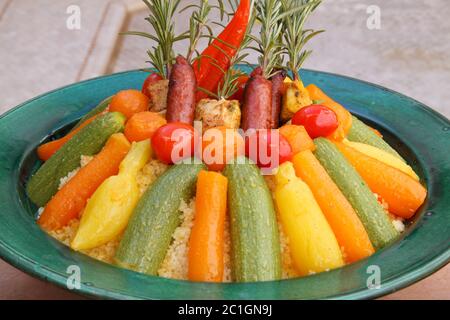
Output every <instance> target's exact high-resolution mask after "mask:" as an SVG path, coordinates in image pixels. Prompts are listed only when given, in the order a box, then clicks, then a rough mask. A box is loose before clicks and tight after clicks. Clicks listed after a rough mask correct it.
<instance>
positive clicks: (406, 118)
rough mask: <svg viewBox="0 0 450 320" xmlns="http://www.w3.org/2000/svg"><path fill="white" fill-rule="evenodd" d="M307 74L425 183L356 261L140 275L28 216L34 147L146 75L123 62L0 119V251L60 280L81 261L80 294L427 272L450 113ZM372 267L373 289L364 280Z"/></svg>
mask: <svg viewBox="0 0 450 320" xmlns="http://www.w3.org/2000/svg"><path fill="white" fill-rule="evenodd" d="M302 75H303V78H304V80H305V83H311V82H313V83H315V84H317V85H318V86H319V87H322V88H323V89H324V90H325V91H326V92H329V93H330V95H331V96H333V97H334V98H335V99H336V100H338V101H339V102H341V103H342V104H344V105H345V106H346V107H348V108H349V109H350V110H351V111H352V112H353V113H355V114H357V115H359V116H360V117H361V118H363V119H365V120H366V121H368V122H370V123H371V124H372V125H374V126H375V127H376V128H378V129H379V130H380V131H382V132H383V134H384V135H385V137H386V138H387V140H388V141H389V142H390V143H391V144H392V145H393V146H394V147H395V148H396V149H397V150H399V151H400V153H401V154H402V155H403V156H404V157H405V158H406V159H408V161H409V162H410V163H412V165H413V166H414V168H415V169H416V170H417V172H418V173H419V175H420V176H421V178H422V179H423V181H425V183H426V184H427V186H428V190H429V196H428V199H427V201H426V203H425V205H424V206H423V208H422V209H421V210H420V212H419V213H418V214H417V216H416V218H415V220H414V221H411V222H410V225H409V226H408V229H407V231H406V232H405V233H404V234H403V235H402V237H401V238H400V239H399V240H398V241H397V242H396V243H394V244H392V245H391V246H389V247H387V248H385V249H383V250H381V251H379V252H377V253H376V254H375V255H373V256H372V257H370V258H369V259H366V260H364V261H361V262H358V263H355V264H352V265H349V266H346V267H344V268H341V269H338V270H334V271H331V272H327V273H321V274H317V275H313V276H309V277H305V278H299V279H293V280H283V281H274V282H264V283H252V284H207V283H192V282H188V281H176V280H169V279H163V278H159V277H151V276H145V275H142V274H138V273H135V272H132V271H128V270H124V269H120V268H117V267H114V266H111V265H108V264H105V263H102V262H98V261H95V260H93V259H91V258H89V257H87V256H84V255H82V254H78V253H76V252H74V251H71V250H70V249H69V248H67V247H65V246H63V245H62V244H60V243H58V242H57V241H56V240H53V239H52V238H50V237H49V236H47V235H46V234H45V233H44V232H42V231H41V230H40V229H39V227H38V226H37V225H36V224H35V223H34V216H35V213H36V208H35V207H34V206H33V205H32V204H31V203H30V201H29V200H28V198H27V196H26V195H25V192H24V185H25V183H26V181H27V179H28V177H29V176H30V173H31V172H33V170H35V169H36V167H37V165H38V161H37V158H36V155H35V148H36V146H37V145H38V144H39V143H40V142H42V141H43V140H44V139H46V138H47V137H48V136H49V134H50V135H51V134H56V135H59V134H62V133H64V132H65V129H67V128H69V125H71V124H73V122H74V121H75V120H76V119H77V118H79V117H81V116H82V115H83V114H84V113H86V112H87V111H88V110H89V109H90V108H92V107H93V106H95V105H96V104H97V103H98V102H100V101H101V100H102V99H104V98H105V97H108V96H110V95H112V94H114V93H115V92H117V91H118V90H121V89H126V88H139V87H140V85H141V83H142V82H143V80H144V78H145V76H146V74H145V73H143V72H140V71H130V72H125V73H119V74H114V75H110V76H106V77H101V78H97V79H93V80H89V81H85V82H81V83H77V84H74V85H71V86H68V87H65V88H62V89H59V90H56V91H53V92H50V93H47V94H45V95H43V96H40V97H38V98H35V99H33V100H31V101H28V102H26V103H24V104H22V105H20V106H19V107H17V108H15V109H14V110H12V111H10V112H8V113H7V114H4V115H3V116H2V117H1V119H0V256H1V257H2V258H3V259H5V260H6V261H8V262H9V263H11V264H12V265H14V266H16V267H17V268H19V269H21V270H23V271H25V272H27V273H30V274H32V275H34V276H37V277H39V278H42V279H44V280H48V281H50V282H53V283H55V284H57V285H60V286H63V287H65V286H66V282H67V279H68V276H69V274H68V273H67V270H68V268H69V267H70V266H72V265H76V266H79V267H80V270H81V282H82V284H81V288H80V289H79V290H78V292H79V293H81V294H85V295H89V296H95V297H103V298H120V299H126V298H136V299H139V298H143V299H239V300H241V299H314V298H321V299H324V298H345V299H361V298H373V297H377V296H381V295H384V294H387V293H390V292H393V291H395V290H398V289H400V288H403V287H405V286H407V285H410V284H412V283H413V282H416V281H418V280H420V279H422V278H424V277H426V276H428V275H430V274H431V273H432V272H434V271H436V270H437V269H439V268H440V267H442V266H444V265H445V264H446V263H448V261H449V257H450V250H449V244H450V230H449V226H450V155H449V154H450V131H449V130H450V122H449V120H448V119H446V118H445V117H443V116H442V115H440V114H438V113H436V112H434V111H432V110H431V109H429V108H428V107H426V106H424V105H422V104H421V103H419V102H417V101H414V100H412V99H410V98H407V97H405V96H402V95H400V94H398V93H395V92H392V91H390V90H387V89H384V88H381V87H378V86H375V85H372V84H369V83H365V82H362V81H358V80H355V79H350V78H346V77H342V76H337V75H332V74H327V73H321V72H315V71H308V70H305V71H304V72H303V73H302ZM373 266H376V267H378V268H379V270H380V272H381V288H380V289H368V287H367V283H368V280H369V283H370V278H369V276H370V274H371V272H373V270H374V269H373Z"/></svg>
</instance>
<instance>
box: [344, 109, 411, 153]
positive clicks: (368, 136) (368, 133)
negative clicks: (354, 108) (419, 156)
mask: <svg viewBox="0 0 450 320" xmlns="http://www.w3.org/2000/svg"><path fill="white" fill-rule="evenodd" d="M347 139H348V140H350V141H353V142H361V143H365V144H368V145H371V146H373V147H376V148H378V149H381V150H384V151H386V152H389V153H390V154H392V155H393V156H396V157H397V158H399V159H400V160H402V161H403V162H406V161H405V159H403V158H402V156H401V155H400V154H399V153H398V152H397V151H395V149H394V148H392V147H391V146H390V145H389V144H388V143H387V142H386V141H384V140H383V138H381V137H380V136H378V135H377V134H376V133H375V132H373V130H372V129H371V128H370V127H369V126H367V125H366V124H364V122H362V121H361V120H359V119H358V118H357V117H355V116H352V127H351V128H350V131H349V132H348V135H347Z"/></svg>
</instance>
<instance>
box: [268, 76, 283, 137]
mask: <svg viewBox="0 0 450 320" xmlns="http://www.w3.org/2000/svg"><path fill="white" fill-rule="evenodd" d="M284 78H286V72H284V71H280V72H278V73H277V74H276V75H274V76H273V77H272V78H271V81H272V118H271V127H272V129H276V128H278V126H279V125H280V111H281V97H282V96H283V87H284Z"/></svg>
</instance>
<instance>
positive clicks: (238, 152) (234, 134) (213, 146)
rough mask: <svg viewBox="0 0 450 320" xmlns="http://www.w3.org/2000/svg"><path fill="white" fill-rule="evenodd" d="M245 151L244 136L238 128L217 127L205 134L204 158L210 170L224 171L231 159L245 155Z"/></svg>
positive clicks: (203, 141)
mask: <svg viewBox="0 0 450 320" xmlns="http://www.w3.org/2000/svg"><path fill="white" fill-rule="evenodd" d="M244 152H245V142H244V138H242V136H241V135H240V134H239V132H238V131H237V130H234V129H228V128H226V127H216V128H211V129H208V130H206V131H205V133H204V134H203V138H202V159H203V162H204V163H205V164H206V165H207V166H208V169H209V170H213V171H222V170H223V169H224V168H225V165H226V164H227V163H228V162H229V161H231V160H233V159H234V158H236V157H238V156H242V155H244Z"/></svg>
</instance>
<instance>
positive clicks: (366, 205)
mask: <svg viewBox="0 0 450 320" xmlns="http://www.w3.org/2000/svg"><path fill="white" fill-rule="evenodd" d="M314 143H315V145H316V150H315V151H314V153H315V155H316V157H317V158H318V159H319V161H320V163H321V164H322V165H323V166H324V168H325V169H326V170H327V172H328V174H329V175H330V177H331V178H332V179H333V180H334V182H335V183H336V185H337V186H338V187H339V189H340V190H341V191H342V193H343V194H344V195H345V197H346V198H347V200H348V201H349V202H350V204H351V205H352V206H353V208H354V209H355V211H356V213H357V214H358V216H359V218H360V219H361V222H362V223H363V225H364V227H365V228H366V231H367V234H368V235H369V238H370V241H371V242H372V244H373V246H374V247H375V248H376V249H380V248H382V247H384V246H385V245H387V244H388V243H390V242H391V241H392V240H394V239H395V238H397V236H398V235H399V234H398V232H397V231H396V230H395V228H394V226H393V224H392V223H391V221H390V220H389V217H388V215H387V214H386V212H385V211H384V209H383V207H382V206H381V205H380V204H379V202H378V200H377V199H376V197H375V195H374V194H373V193H372V191H370V189H369V187H368V186H367V184H366V183H365V182H364V180H363V179H362V178H361V176H360V175H359V174H358V173H357V172H356V170H355V169H354V168H353V167H352V165H351V164H350V163H349V162H348V161H347V159H345V157H344V156H343V155H342V154H341V152H340V151H339V150H338V149H337V147H336V146H335V145H334V144H333V143H332V142H330V141H328V140H327V139H325V138H317V139H315V140H314Z"/></svg>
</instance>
